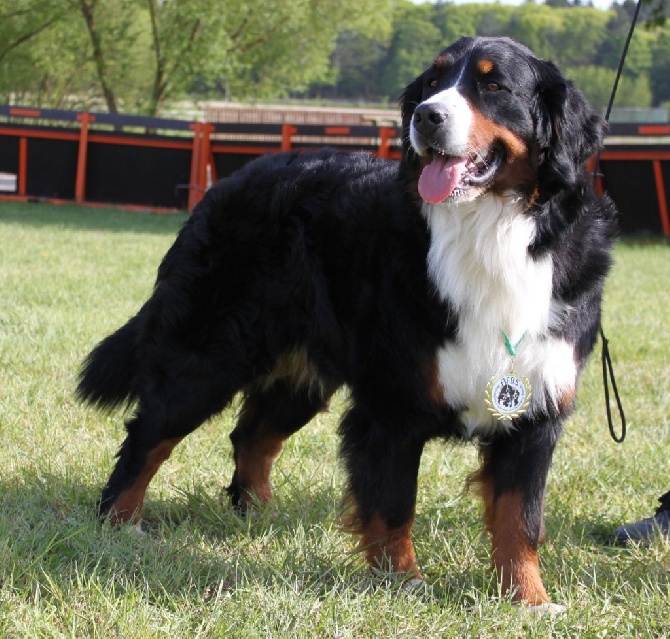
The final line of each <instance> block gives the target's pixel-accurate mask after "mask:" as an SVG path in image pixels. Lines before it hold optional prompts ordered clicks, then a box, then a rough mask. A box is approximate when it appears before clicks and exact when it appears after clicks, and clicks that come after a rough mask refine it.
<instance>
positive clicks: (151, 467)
mask: <svg viewBox="0 0 670 639" xmlns="http://www.w3.org/2000/svg"><path fill="white" fill-rule="evenodd" d="M236 390H237V388H234V389H233V388H232V387H231V388H229V389H228V391H227V392H226V391H225V389H221V388H218V387H217V385H216V384H215V383H212V382H211V380H209V381H207V380H204V379H203V378H200V379H198V380H189V381H186V380H182V383H181V384H178V385H177V384H173V385H171V386H170V389H167V388H166V389H165V390H163V391H162V392H160V391H157V390H156V389H155V388H154V389H153V392H152V393H151V394H150V396H148V397H147V398H143V397H140V400H139V403H138V406H137V409H136V410H135V414H134V416H133V417H132V418H131V419H130V420H128V422H127V424H126V430H127V432H128V435H127V437H126V439H125V440H124V442H123V444H122V445H121V448H120V449H119V452H118V454H117V462H116V465H115V467H114V470H113V472H112V474H111V476H110V478H109V480H108V481H107V484H106V485H105V487H104V489H103V491H102V496H101V498H100V501H99V503H98V514H99V516H100V517H109V520H110V521H111V523H112V524H117V523H121V522H131V523H138V522H139V521H140V518H141V515H142V507H143V504H144V495H145V492H146V490H147V487H148V486H149V483H150V482H151V480H152V479H153V477H154V475H155V474H156V472H157V471H158V469H159V468H160V466H161V464H162V463H163V462H164V461H165V460H166V459H167V458H168V457H169V456H170V454H171V453H172V450H173V449H174V447H175V446H176V445H177V444H178V443H179V442H180V441H181V440H182V439H183V438H184V437H186V436H187V435H188V434H189V433H191V432H193V431H194V430H195V429H196V428H198V427H199V426H200V425H201V424H202V423H203V422H204V421H205V420H206V419H208V418H209V417H211V416H212V415H215V414H216V413H218V412H220V411H221V410H223V409H224V408H225V407H226V406H227V405H228V403H229V402H230V400H231V399H232V397H233V395H234V393H235V391H236Z"/></svg>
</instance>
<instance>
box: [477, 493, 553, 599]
mask: <svg viewBox="0 0 670 639" xmlns="http://www.w3.org/2000/svg"><path fill="white" fill-rule="evenodd" d="M482 497H483V499H484V523H485V524H486V527H487V529H488V530H489V531H490V532H491V535H492V538H493V539H492V542H493V565H494V567H495V569H496V572H497V574H498V579H499V580H500V583H501V584H502V587H503V589H504V591H505V592H506V593H511V594H512V600H513V601H515V602H525V603H528V604H531V605H537V604H542V603H547V602H550V601H551V599H550V598H549V595H547V592H546V590H545V589H544V584H543V583H542V577H541V576H540V566H539V562H538V557H537V549H536V548H534V547H533V546H532V545H531V543H530V540H529V539H528V533H527V532H526V522H525V518H524V515H523V499H522V496H521V494H519V493H507V494H503V495H500V497H498V499H494V495H493V482H492V481H490V482H487V483H484V484H482Z"/></svg>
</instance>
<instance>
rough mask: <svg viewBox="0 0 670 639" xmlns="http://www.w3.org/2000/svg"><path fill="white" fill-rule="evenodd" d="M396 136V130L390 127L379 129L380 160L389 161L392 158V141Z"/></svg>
mask: <svg viewBox="0 0 670 639" xmlns="http://www.w3.org/2000/svg"><path fill="white" fill-rule="evenodd" d="M394 134H395V129H392V128H390V127H388V126H382V127H379V150H378V151H377V154H378V155H379V157H380V158H384V159H388V158H389V157H391V139H392V138H393V135H394Z"/></svg>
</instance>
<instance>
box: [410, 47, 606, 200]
mask: <svg viewBox="0 0 670 639" xmlns="http://www.w3.org/2000/svg"><path fill="white" fill-rule="evenodd" d="M401 105H402V118H403V144H404V163H405V166H406V167H407V168H409V169H410V170H413V171H418V175H417V178H418V190H419V194H420V196H421V198H422V199H423V200H424V201H426V202H429V203H438V202H444V201H467V200H473V199H475V198H477V197H479V196H480V195H482V194H484V193H488V192H493V193H499V194H508V193H512V194H516V195H521V196H523V197H525V198H526V199H527V201H529V202H531V201H536V200H537V198H538V197H540V198H542V193H541V192H542V190H543V189H545V188H549V189H551V190H554V189H555V188H556V187H558V188H561V187H562V186H565V185H566V184H574V182H575V181H576V180H577V179H578V177H579V176H580V175H583V173H584V163H585V162H586V160H587V159H588V158H589V157H590V156H591V155H592V154H593V153H595V151H596V150H597V148H598V147H599V146H600V144H601V142H602V132H603V122H602V120H601V119H600V118H599V116H598V115H597V114H596V113H595V112H594V111H593V110H592V109H591V107H590V106H589V105H588V103H587V102H586V100H585V98H584V96H583V95H582V94H581V92H580V91H579V90H578V89H577V88H576V87H575V86H574V85H573V84H572V82H570V81H568V80H566V79H565V78H564V77H563V76H562V75H561V73H560V72H559V71H558V69H557V68H556V67H555V66H554V65H553V64H552V63H550V62H545V61H543V60H540V59H538V58H536V57H535V56H534V55H533V54H532V53H531V51H530V50H529V49H527V48H526V47H524V46H523V45H521V44H519V43H517V42H514V41H513V40H510V39H508V38H461V39H460V40H459V41H458V42H456V43H455V44H453V45H452V46H450V47H448V48H446V49H444V50H443V51H442V52H441V53H440V54H439V55H438V57H437V58H436V59H435V62H434V63H433V64H432V65H431V66H430V67H429V68H428V69H426V71H424V73H422V74H421V75H420V76H419V77H418V78H417V79H416V80H414V82H412V83H411V84H410V85H409V86H408V87H407V88H406V89H405V91H404V93H403V96H402V100H401ZM552 185H553V187H552Z"/></svg>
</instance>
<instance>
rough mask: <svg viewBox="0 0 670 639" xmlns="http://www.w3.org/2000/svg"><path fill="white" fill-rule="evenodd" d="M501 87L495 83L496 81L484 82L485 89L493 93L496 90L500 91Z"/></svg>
mask: <svg viewBox="0 0 670 639" xmlns="http://www.w3.org/2000/svg"><path fill="white" fill-rule="evenodd" d="M500 89H502V87H501V86H500V85H499V84H498V83H497V82H487V83H486V90H487V91H490V92H491V93H495V92H496V91H500Z"/></svg>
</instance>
